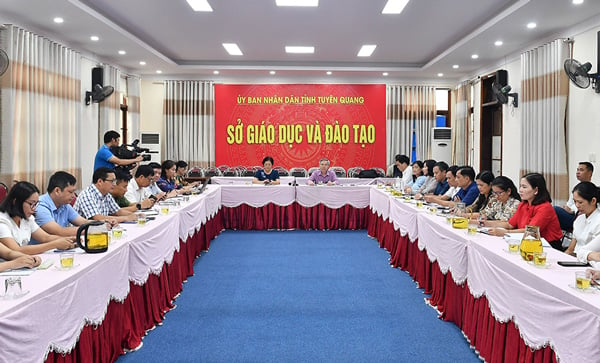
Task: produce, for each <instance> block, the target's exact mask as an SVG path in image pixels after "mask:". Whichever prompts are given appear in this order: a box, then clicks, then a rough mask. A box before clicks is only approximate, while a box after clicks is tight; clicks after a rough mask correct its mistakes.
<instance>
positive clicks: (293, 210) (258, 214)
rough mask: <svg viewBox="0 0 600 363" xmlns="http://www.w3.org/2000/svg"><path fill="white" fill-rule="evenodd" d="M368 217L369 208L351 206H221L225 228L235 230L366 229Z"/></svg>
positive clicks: (296, 204)
mask: <svg viewBox="0 0 600 363" xmlns="http://www.w3.org/2000/svg"><path fill="white" fill-rule="evenodd" d="M368 218H369V209H368V208H355V207H353V206H351V205H345V206H343V207H341V208H329V207H327V206H325V205H323V204H319V205H316V206H314V207H303V206H301V205H300V204H298V203H293V204H290V205H288V206H280V205H276V204H272V203H271V204H267V205H265V206H263V207H258V208H257V207H252V206H249V205H247V204H241V205H239V206H237V207H223V224H224V226H225V228H227V229H237V230H269V229H279V230H286V229H318V230H329V229H365V228H366V227H367V220H368Z"/></svg>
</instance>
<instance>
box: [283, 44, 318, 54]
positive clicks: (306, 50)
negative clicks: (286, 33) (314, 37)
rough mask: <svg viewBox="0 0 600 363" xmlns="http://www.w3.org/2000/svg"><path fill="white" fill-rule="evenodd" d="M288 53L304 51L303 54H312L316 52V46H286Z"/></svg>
mask: <svg viewBox="0 0 600 363" xmlns="http://www.w3.org/2000/svg"><path fill="white" fill-rule="evenodd" d="M285 52H286V53H303V54H312V53H314V52H315V47H304V46H293V45H292V46H290V45H286V46H285Z"/></svg>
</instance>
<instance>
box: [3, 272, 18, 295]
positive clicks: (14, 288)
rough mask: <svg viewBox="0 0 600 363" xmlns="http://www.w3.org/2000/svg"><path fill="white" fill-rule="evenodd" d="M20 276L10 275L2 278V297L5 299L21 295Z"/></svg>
mask: <svg viewBox="0 0 600 363" xmlns="http://www.w3.org/2000/svg"><path fill="white" fill-rule="evenodd" d="M21 292H22V289H21V277H20V276H11V277H7V278H6V280H4V297H5V298H7V299H13V298H15V297H17V296H19V295H21Z"/></svg>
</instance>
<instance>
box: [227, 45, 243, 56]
mask: <svg viewBox="0 0 600 363" xmlns="http://www.w3.org/2000/svg"><path fill="white" fill-rule="evenodd" d="M223 48H225V50H226V51H227V53H229V55H244V54H243V53H242V50H241V49H240V47H238V45H237V44H235V43H223Z"/></svg>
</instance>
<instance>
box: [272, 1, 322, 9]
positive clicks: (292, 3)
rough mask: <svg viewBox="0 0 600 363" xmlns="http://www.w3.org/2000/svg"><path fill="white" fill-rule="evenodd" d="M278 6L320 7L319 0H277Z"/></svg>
mask: <svg viewBox="0 0 600 363" xmlns="http://www.w3.org/2000/svg"><path fill="white" fill-rule="evenodd" d="M275 5H277V6H313V7H315V6H319V0H275Z"/></svg>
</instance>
